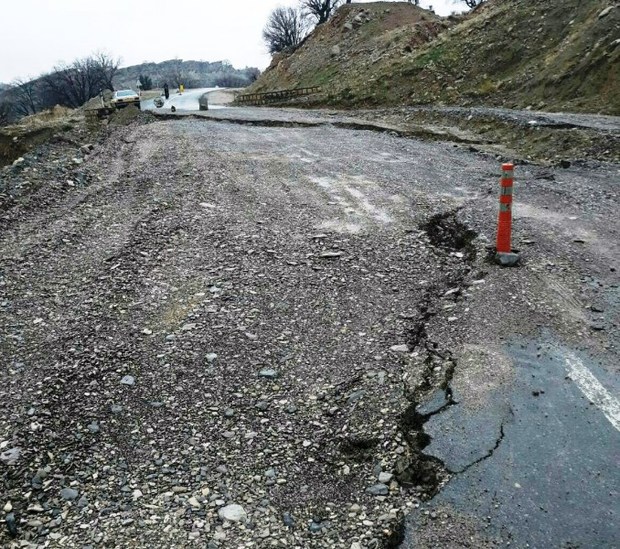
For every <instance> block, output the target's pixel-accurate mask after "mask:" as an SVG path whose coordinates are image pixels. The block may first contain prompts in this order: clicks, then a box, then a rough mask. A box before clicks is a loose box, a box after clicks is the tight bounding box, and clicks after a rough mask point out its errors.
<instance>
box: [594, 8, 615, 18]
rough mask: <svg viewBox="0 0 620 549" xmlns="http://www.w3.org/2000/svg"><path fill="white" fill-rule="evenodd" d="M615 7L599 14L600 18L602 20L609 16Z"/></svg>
mask: <svg viewBox="0 0 620 549" xmlns="http://www.w3.org/2000/svg"><path fill="white" fill-rule="evenodd" d="M614 7H615V6H609V7H608V8H605V9H604V10H603V11H602V12H601V13H599V14H598V18H599V19H602V18H603V17H605V16H606V15H609V14H610V13H611V10H613V9H614Z"/></svg>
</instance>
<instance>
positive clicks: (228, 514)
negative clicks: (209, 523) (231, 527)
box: [217, 503, 248, 522]
mask: <svg viewBox="0 0 620 549" xmlns="http://www.w3.org/2000/svg"><path fill="white" fill-rule="evenodd" d="M217 514H218V515H219V517H220V518H221V519H222V520H227V521H229V522H240V521H242V520H245V519H246V518H248V514H247V513H246V512H245V509H244V508H243V507H241V505H237V504H236V503H232V504H231V505H227V506H226V507H222V508H221V509H220V510H219V511H218V513H217Z"/></svg>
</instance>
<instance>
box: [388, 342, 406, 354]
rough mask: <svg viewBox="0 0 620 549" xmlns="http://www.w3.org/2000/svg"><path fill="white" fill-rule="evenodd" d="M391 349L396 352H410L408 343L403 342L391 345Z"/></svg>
mask: <svg viewBox="0 0 620 549" xmlns="http://www.w3.org/2000/svg"><path fill="white" fill-rule="evenodd" d="M390 351H394V352H395V353H408V352H409V346H408V345H407V344H406V343H403V344H402V345H392V346H391V347H390Z"/></svg>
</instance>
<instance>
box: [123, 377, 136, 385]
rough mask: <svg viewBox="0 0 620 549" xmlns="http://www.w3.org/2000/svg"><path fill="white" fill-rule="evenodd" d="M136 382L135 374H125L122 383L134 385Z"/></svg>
mask: <svg viewBox="0 0 620 549" xmlns="http://www.w3.org/2000/svg"><path fill="white" fill-rule="evenodd" d="M135 382H136V378H135V377H133V376H123V379H121V383H122V384H123V385H133V384H134V383H135Z"/></svg>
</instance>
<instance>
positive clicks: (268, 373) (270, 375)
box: [258, 368, 278, 379]
mask: <svg viewBox="0 0 620 549" xmlns="http://www.w3.org/2000/svg"><path fill="white" fill-rule="evenodd" d="M258 375H259V376H260V377H264V378H267V379H275V378H276V377H278V372H276V371H275V370H273V369H271V368H265V369H264V370H261V371H260V372H259V373H258Z"/></svg>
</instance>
